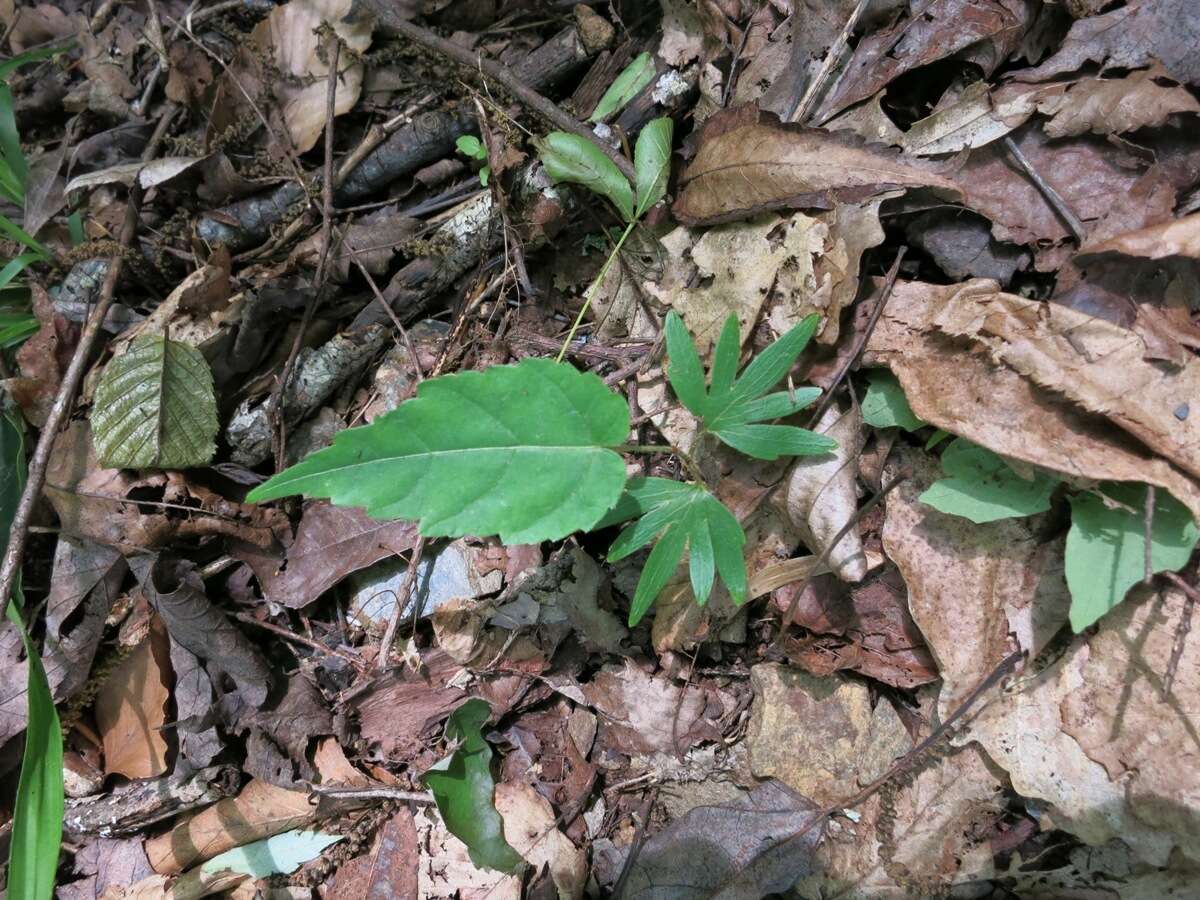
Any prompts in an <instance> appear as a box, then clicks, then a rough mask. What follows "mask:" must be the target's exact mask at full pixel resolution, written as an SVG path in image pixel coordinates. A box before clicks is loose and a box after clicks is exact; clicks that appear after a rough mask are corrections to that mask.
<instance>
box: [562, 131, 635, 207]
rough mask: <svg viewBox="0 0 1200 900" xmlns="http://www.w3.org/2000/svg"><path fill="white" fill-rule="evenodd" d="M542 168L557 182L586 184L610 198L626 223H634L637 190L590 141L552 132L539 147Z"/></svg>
mask: <svg viewBox="0 0 1200 900" xmlns="http://www.w3.org/2000/svg"><path fill="white" fill-rule="evenodd" d="M539 149H540V151H541V157H542V165H544V166H545V167H546V174H548V175H549V176H550V177H551V178H552V179H554V181H555V182H556V183H557V182H560V181H570V182H572V183H574V184H582V185H583V186H584V187H586V188H587V189H588V190H589V191H591V192H592V193H594V194H599V195H600V196H602V197H607V198H608V199H609V200H611V201H612V203H613V206H615V207H616V208H617V210H618V211H619V212H620V213H621V216H622V218H624V219H625V221H626V222H632V221H633V220H634V215H633V188H632V187H631V186H630V184H629V182H628V181H627V180H626V179H625V176H624V175H622V174H621V170H620V169H618V168H617V164H616V163H614V162H613V161H612V160H611V159H609V158H608V157H607V156H605V155H604V154H603V153H601V152H600V148H599V147H597V146H596V145H595V144H593V143H592V142H591V141H589V140H587V139H586V138H582V137H580V136H579V135H577V134H568V133H567V132H565V131H552V132H550V133H549V134H548V135H546V137H545V138H543V139H542V141H541V143H540V144H539Z"/></svg>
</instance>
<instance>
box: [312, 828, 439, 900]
mask: <svg viewBox="0 0 1200 900" xmlns="http://www.w3.org/2000/svg"><path fill="white" fill-rule="evenodd" d="M420 858H421V854H420V848H419V847H418V845H417V827H416V824H415V823H414V822H413V814H412V812H411V811H410V810H409V809H407V808H406V807H403V806H402V807H400V808H399V809H397V810H396V813H395V815H393V816H392V817H391V818H390V819H388V820H387V821H386V822H384V823H383V826H382V827H381V828H380V829H379V831H378V832H377V833H376V835H375V843H374V844H373V845H372V847H371V849H370V851H369V852H367V853H364V854H363V855H362V856H357V857H355V858H354V859H351V860H347V861H346V862H344V863H342V865H340V866H339V867H338V870H337V875H336V876H334V879H333V883H332V885H330V893H331V894H332V895H333V896H336V897H339V898H345V900H384V898H387V900H417V897H418V896H419V895H418V893H417V871H418V868H419V862H420Z"/></svg>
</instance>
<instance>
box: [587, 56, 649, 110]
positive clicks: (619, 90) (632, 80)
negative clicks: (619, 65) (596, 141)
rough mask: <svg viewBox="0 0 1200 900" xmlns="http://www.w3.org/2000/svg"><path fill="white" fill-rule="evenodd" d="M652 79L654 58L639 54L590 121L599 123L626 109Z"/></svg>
mask: <svg viewBox="0 0 1200 900" xmlns="http://www.w3.org/2000/svg"><path fill="white" fill-rule="evenodd" d="M652 78H654V57H652V56H651V55H650V54H649V53H639V54H638V55H637V56H636V57H634V59H633V62H631V63H630V64H629V65H627V66H626V67H625V68H624V69H622V70H621V74H620V75H618V76H617V77H616V79H614V80H613V83H612V84H610V85H609V86H608V90H607V91H605V92H604V96H603V97H601V98H600V102H599V103H597V104H596V108H595V109H594V110H593V111H592V114H591V116H590V117H589V118H588V121H589V122H599V121H600V120H601V119H605V118H607V117H608V116H611V115H612V114H613V113H615V112H617V111H618V110H620V109H622V108H624V106H625V104H626V103H628V102H629V101H630V100H632V99H633V98H634V97H636V96H637V95H638V94H639V93H641V90H642V88H644V87H645V86H646V85H648V84H649V83H650V81H651V79H652Z"/></svg>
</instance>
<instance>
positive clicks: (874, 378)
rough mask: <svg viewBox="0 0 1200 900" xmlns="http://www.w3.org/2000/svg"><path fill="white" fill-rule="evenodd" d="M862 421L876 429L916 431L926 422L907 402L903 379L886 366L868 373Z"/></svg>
mask: <svg viewBox="0 0 1200 900" xmlns="http://www.w3.org/2000/svg"><path fill="white" fill-rule="evenodd" d="M862 417H863V421H864V422H866V423H867V424H868V425H873V426H875V427H876V428H903V429H904V430H905V431H916V430H917V429H918V428H924V427H925V423H924V422H922V421H921V420H920V419H918V418H917V414H916V413H914V412H913V411H912V407H911V406H909V405H908V398H907V397H905V396H904V388H902V387H900V381H899V379H898V378H896V376H895V375H893V374H892V373H891V372H890V371H888V370H887V369H871V370H870V371H869V372H867V393H866V396H865V397H863V401H862Z"/></svg>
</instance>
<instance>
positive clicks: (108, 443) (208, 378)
mask: <svg viewBox="0 0 1200 900" xmlns="http://www.w3.org/2000/svg"><path fill="white" fill-rule="evenodd" d="M216 436H217V400H216V397H215V396H214V394H213V380H212V372H211V371H210V370H209V368H208V363H207V362H205V360H204V356H203V355H202V354H201V353H200V351H199V350H197V349H196V348H195V347H192V346H191V345H189V344H185V343H182V342H180V341H172V340H169V339H166V338H163V337H159V336H157V335H152V334H144V335H142V336H141V337H137V338H134V340H133V342H132V343H131V344H130V345H129V349H128V350H126V351H125V352H124V353H123V354H121V355H120V356H116V357H113V359H111V360H109V362H108V365H106V366H105V367H104V374H103V375H101V376H100V384H99V385H98V386H97V387H96V396H95V403H94V404H93V406H92V440H93V441H94V442H95V444H96V457H97V459H98V460H99V462H100V465H102V466H105V467H108V468H111V469H186V468H189V467H191V466H203V465H207V464H208V463H209V462H210V461H211V460H212V458H213V454H214V453H216V449H217V448H216V444H215V440H216Z"/></svg>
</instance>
